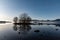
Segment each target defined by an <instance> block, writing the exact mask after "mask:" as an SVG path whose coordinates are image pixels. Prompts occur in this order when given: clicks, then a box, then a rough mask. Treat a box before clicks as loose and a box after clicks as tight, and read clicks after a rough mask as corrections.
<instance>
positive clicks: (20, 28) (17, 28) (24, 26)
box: [13, 25, 31, 34]
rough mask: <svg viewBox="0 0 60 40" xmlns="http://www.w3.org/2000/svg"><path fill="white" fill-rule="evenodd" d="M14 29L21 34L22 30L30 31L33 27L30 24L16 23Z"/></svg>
mask: <svg viewBox="0 0 60 40" xmlns="http://www.w3.org/2000/svg"><path fill="white" fill-rule="evenodd" d="M13 29H14V31H17V32H18V33H19V34H20V32H28V31H29V30H30V29H31V26H30V25H14V26H13Z"/></svg>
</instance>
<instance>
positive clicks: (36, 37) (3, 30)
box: [0, 24, 60, 40]
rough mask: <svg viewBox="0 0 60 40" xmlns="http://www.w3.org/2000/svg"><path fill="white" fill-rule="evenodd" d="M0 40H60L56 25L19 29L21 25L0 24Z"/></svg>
mask: <svg viewBox="0 0 60 40" xmlns="http://www.w3.org/2000/svg"><path fill="white" fill-rule="evenodd" d="M36 30H38V32H37V31H36ZM0 40H60V27H59V26H56V25H29V26H28V27H21V25H13V24H0Z"/></svg>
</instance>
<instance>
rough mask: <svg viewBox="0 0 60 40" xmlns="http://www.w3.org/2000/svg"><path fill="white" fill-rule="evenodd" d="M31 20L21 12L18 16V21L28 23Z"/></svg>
mask: <svg viewBox="0 0 60 40" xmlns="http://www.w3.org/2000/svg"><path fill="white" fill-rule="evenodd" d="M30 21H31V17H30V16H28V15H27V14H26V13H24V14H21V16H20V17H19V23H29V22H30Z"/></svg>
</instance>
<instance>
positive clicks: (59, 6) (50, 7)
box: [0, 0, 60, 20]
mask: <svg viewBox="0 0 60 40" xmlns="http://www.w3.org/2000/svg"><path fill="white" fill-rule="evenodd" d="M22 13H27V14H28V15H29V16H31V18H33V19H41V20H42V19H44V20H47V19H52V20H53V19H57V18H60V0H0V20H12V19H13V17H14V16H19V15H20V14H22Z"/></svg>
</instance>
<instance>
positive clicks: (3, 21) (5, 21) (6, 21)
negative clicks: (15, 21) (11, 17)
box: [0, 21, 11, 23]
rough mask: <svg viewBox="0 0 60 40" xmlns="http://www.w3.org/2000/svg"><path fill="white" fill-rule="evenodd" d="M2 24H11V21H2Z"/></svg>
mask: <svg viewBox="0 0 60 40" xmlns="http://www.w3.org/2000/svg"><path fill="white" fill-rule="evenodd" d="M0 23H11V22H10V21H0Z"/></svg>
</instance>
